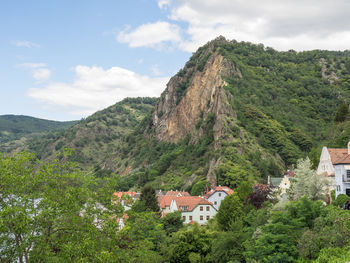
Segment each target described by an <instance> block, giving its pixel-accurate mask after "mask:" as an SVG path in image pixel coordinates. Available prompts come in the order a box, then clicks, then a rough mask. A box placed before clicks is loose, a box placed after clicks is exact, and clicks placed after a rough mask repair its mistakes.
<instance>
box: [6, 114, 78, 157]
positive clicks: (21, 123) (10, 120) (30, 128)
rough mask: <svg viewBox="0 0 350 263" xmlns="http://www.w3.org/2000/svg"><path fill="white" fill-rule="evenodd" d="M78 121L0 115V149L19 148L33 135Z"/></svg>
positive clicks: (55, 129)
mask: <svg viewBox="0 0 350 263" xmlns="http://www.w3.org/2000/svg"><path fill="white" fill-rule="evenodd" d="M76 123H77V121H65V122H60V121H50V120H44V119H38V118H34V117H29V116H22V115H2V116H0V151H1V152H6V151H11V150H13V149H15V148H18V147H20V146H22V145H23V144H24V142H25V141H26V140H28V139H30V138H32V137H33V136H38V135H43V134H44V133H47V132H55V131H59V130H64V129H68V128H70V127H71V126H73V125H74V124H76Z"/></svg>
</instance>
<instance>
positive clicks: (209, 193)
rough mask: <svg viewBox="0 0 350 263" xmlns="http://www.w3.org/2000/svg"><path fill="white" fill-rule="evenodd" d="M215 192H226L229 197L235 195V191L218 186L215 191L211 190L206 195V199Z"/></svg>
mask: <svg viewBox="0 0 350 263" xmlns="http://www.w3.org/2000/svg"><path fill="white" fill-rule="evenodd" d="M215 192H225V193H227V194H228V195H230V194H233V192H234V191H233V190H232V189H231V188H229V187H227V186H217V187H216V188H215V189H211V190H210V191H209V192H208V193H206V194H205V197H206V198H209V196H211V195H212V194H214V193H215Z"/></svg>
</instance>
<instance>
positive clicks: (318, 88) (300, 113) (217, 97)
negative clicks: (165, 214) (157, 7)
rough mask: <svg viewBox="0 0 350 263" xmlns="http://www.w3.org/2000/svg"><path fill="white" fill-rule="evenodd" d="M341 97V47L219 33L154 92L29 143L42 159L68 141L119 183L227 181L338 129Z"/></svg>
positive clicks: (349, 70)
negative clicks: (300, 46)
mask: <svg viewBox="0 0 350 263" xmlns="http://www.w3.org/2000/svg"><path fill="white" fill-rule="evenodd" d="M349 100H350V53H349V52H348V51H345V52H335V51H322V50H314V51H305V52H295V51H293V50H290V51H287V52H278V51H276V50H274V49H272V48H269V47H264V46H263V45H262V44H259V45H255V44H252V43H247V42H237V41H227V40H226V39H224V38H223V37H219V38H217V39H215V40H213V41H211V42H209V43H207V44H206V45H204V46H203V47H201V48H199V49H198V50H197V52H195V53H194V54H193V56H192V57H191V59H190V60H189V61H188V62H187V63H186V65H185V66H184V68H183V69H181V70H180V71H179V72H178V73H177V74H176V75H175V76H174V77H172V78H171V79H170V81H169V83H168V85H167V87H166V89H165V91H164V92H163V93H162V95H161V97H160V98H159V99H158V100H155V99H147V98H139V99H127V100H125V101H123V102H120V103H117V104H116V105H113V106H111V107H109V108H107V109H105V110H103V111H101V112H98V113H96V114H94V115H92V116H91V117H89V118H87V119H86V120H83V121H81V122H79V123H78V124H77V125H75V126H74V127H72V128H70V129H69V130H67V131H65V132H63V133H60V134H56V135H55V134H54V135H51V137H46V138H41V139H40V140H36V141H33V142H31V144H30V145H29V147H28V149H30V150H32V151H34V152H36V153H38V154H39V156H40V157H41V158H51V157H52V156H54V155H55V154H56V152H57V151H60V150H61V149H62V148H63V147H69V148H73V150H74V152H75V155H74V156H73V157H72V158H73V159H74V160H75V161H78V162H79V163H80V164H81V166H82V167H84V168H88V167H92V168H94V171H95V172H96V174H105V173H104V172H107V173H108V172H111V171H113V172H116V173H118V174H120V175H123V176H122V181H121V187H122V188H125V189H129V188H132V187H134V188H139V187H141V186H143V185H144V184H146V183H151V184H152V185H153V186H155V187H157V188H163V189H169V190H170V189H175V188H185V189H186V190H188V191H191V190H193V189H197V188H202V186H203V185H204V184H206V183H207V182H209V183H211V184H216V183H218V184H225V185H228V186H231V187H236V186H237V185H239V184H240V182H242V181H246V180H249V181H252V182H257V181H260V182H264V181H265V180H266V177H267V176H268V175H273V176H279V175H280V174H281V172H282V171H283V170H284V169H287V167H289V166H291V165H293V164H295V162H296V160H297V159H299V158H301V157H304V156H306V155H308V154H310V152H311V153H312V155H313V156H314V157H315V156H317V155H318V154H319V153H318V151H317V149H318V147H319V146H320V145H322V144H323V143H325V142H330V141H332V140H333V139H332V140H331V138H335V139H337V138H338V135H337V134H335V133H336V132H337V131H338V130H339V136H340V135H342V136H343V137H344V129H345V130H346V127H347V126H346V125H345V124H344V123H346V122H347V116H345V117H344V118H343V119H342V120H341V121H338V122H334V119H335V117H336V115H337V112H338V111H339V109H340V108H341V107H340V106H341V105H342V104H345V105H347V104H349ZM345 115H346V114H345ZM344 121H345V122H344ZM340 126H344V127H345V128H344V129H338V127H340ZM330 131H332V136H331V137H330ZM349 134H350V133H349ZM343 137H342V139H343V140H346V138H345V139H344V138H343ZM333 141H334V140H333ZM338 143H339V141H338ZM101 171H102V172H101Z"/></svg>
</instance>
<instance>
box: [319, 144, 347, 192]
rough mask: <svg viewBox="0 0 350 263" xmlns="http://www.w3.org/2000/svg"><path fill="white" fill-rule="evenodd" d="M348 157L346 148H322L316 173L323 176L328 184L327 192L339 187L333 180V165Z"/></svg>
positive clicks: (334, 179)
mask: <svg viewBox="0 0 350 263" xmlns="http://www.w3.org/2000/svg"><path fill="white" fill-rule="evenodd" d="M346 156H348V148H327V147H326V146H324V147H323V148H322V152H321V156H320V162H319V164H318V167H317V170H316V173H317V174H318V175H324V176H325V177H326V178H327V180H328V182H329V192H330V191H331V190H335V189H336V186H337V185H339V184H338V183H337V182H336V178H335V164H336V163H337V162H338V161H340V160H342V159H344V158H345V157H346Z"/></svg>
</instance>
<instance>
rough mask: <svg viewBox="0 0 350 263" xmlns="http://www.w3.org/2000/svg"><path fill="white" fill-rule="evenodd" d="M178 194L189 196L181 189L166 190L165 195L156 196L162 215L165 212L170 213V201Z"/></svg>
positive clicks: (178, 195)
mask: <svg viewBox="0 0 350 263" xmlns="http://www.w3.org/2000/svg"><path fill="white" fill-rule="evenodd" d="M180 196H190V194H189V193H188V192H182V191H168V192H166V194H165V195H159V196H158V203H159V207H160V210H161V212H162V215H163V216H164V215H165V214H167V213H171V211H170V204H171V201H172V200H174V199H175V198H176V197H180Z"/></svg>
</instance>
